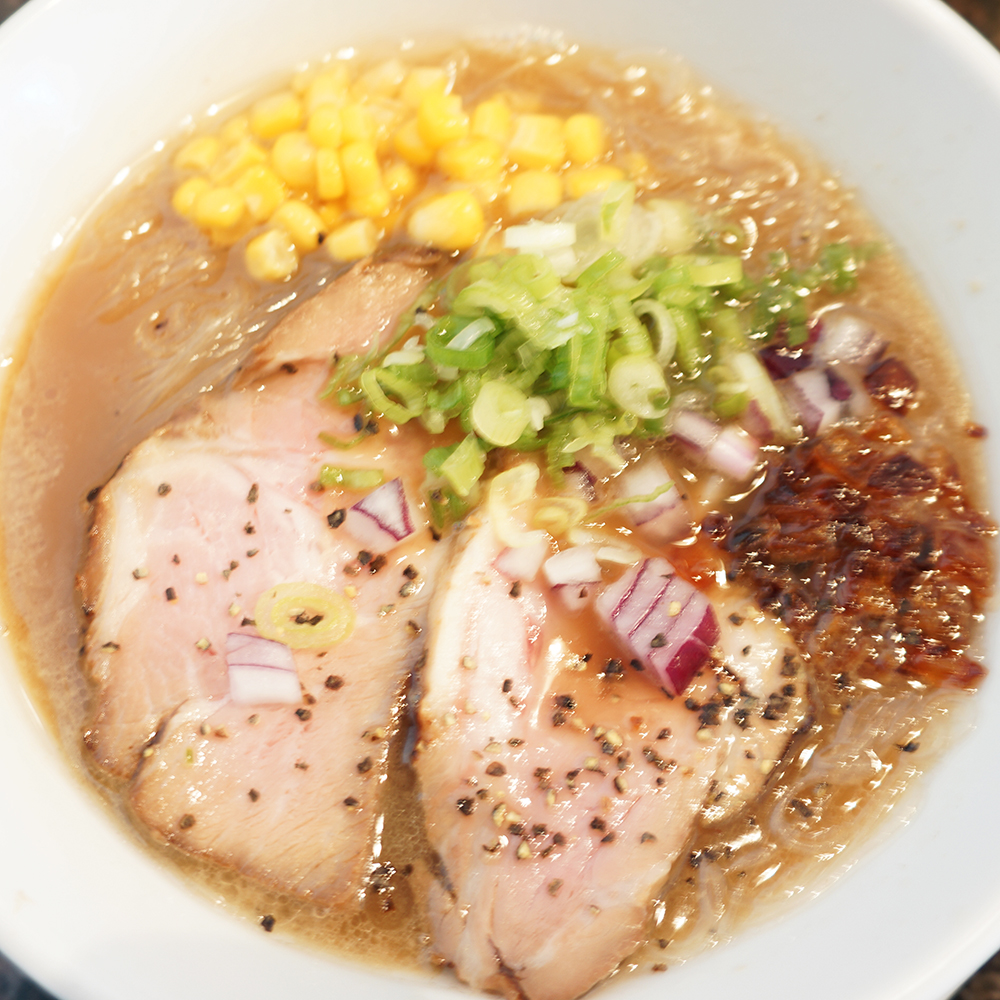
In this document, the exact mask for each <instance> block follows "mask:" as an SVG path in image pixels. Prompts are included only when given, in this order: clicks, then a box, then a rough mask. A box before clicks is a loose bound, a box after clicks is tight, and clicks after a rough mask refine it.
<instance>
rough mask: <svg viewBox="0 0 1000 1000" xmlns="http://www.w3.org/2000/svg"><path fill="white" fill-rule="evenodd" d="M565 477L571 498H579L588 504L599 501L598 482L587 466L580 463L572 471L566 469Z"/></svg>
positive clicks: (564, 471)
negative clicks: (596, 487) (596, 486)
mask: <svg viewBox="0 0 1000 1000" xmlns="http://www.w3.org/2000/svg"><path fill="white" fill-rule="evenodd" d="M563 475H564V476H565V477H566V489H567V492H568V493H569V494H570V496H578V497H580V499H581V500H586V501H587V503H593V502H594V501H595V500H596V499H597V490H596V489H595V485H596V483H597V480H596V479H595V478H594V476H593V474H592V473H591V472H590V470H589V469H588V468H586V466H584V465H581V464H580V463H579V462H578V463H577V464H576V465H574V466H573V467H572V468H571V469H564V470H563Z"/></svg>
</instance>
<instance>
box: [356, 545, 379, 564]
mask: <svg viewBox="0 0 1000 1000" xmlns="http://www.w3.org/2000/svg"><path fill="white" fill-rule="evenodd" d="M374 558H375V557H374V556H373V555H372V554H371V553H370V552H369V551H368V550H367V549H362V550H361V551H360V552H359V553H358V562H359V563H361V565H362V566H367V565H368V564H369V563H370V562H371V561H372V559H374Z"/></svg>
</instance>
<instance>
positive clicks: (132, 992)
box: [0, 0, 1000, 1000]
mask: <svg viewBox="0 0 1000 1000" xmlns="http://www.w3.org/2000/svg"><path fill="white" fill-rule="evenodd" d="M524 31H527V32H528V33H529V34H536V35H538V37H540V38H553V37H560V36H563V37H566V38H568V39H571V40H572V41H578V42H581V43H589V44H597V45H600V46H603V47H605V48H610V49H613V50H617V51H619V52H622V53H637V54H643V55H648V54H650V53H656V52H661V51H662V52H669V53H675V54H678V55H680V56H682V57H683V58H685V59H686V60H687V61H688V62H690V63H691V64H692V65H693V66H694V68H695V69H696V70H697V71H698V72H699V73H701V74H702V75H703V76H704V77H705V78H706V79H707V80H709V81H711V82H712V83H713V84H715V85H717V86H718V87H720V88H721V89H722V90H724V91H727V92H728V93H729V94H731V95H733V96H734V97H736V98H737V99H738V100H739V101H741V102H743V103H744V104H745V105H746V106H747V107H748V108H750V109H751V110H752V112H753V113H759V114H761V115H763V116H765V117H766V118H768V119H769V120H771V121H773V122H774V123H776V124H777V125H778V126H779V127H780V128H782V129H784V130H786V131H788V132H789V133H791V134H793V135H796V136H798V137H800V138H802V139H803V140H805V142H806V143H808V144H810V145H811V146H813V147H814V148H815V149H816V150H817V151H818V153H819V154H820V156H821V157H822V158H823V159H824V160H825V161H826V162H827V163H828V164H830V165H831V166H832V167H833V168H834V169H836V170H837V171H839V172H840V173H841V174H842V176H843V178H844V180H845V182H846V183H847V184H848V185H849V186H851V187H853V188H856V189H857V190H858V192H859V193H860V196H861V198H862V199H863V201H864V202H865V203H866V204H867V206H868V208H869V210H870V211H871V213H872V215H873V216H874V217H875V219H876V221H877V222H878V224H879V225H880V226H881V227H882V228H883V230H884V231H885V232H886V234H887V235H888V237H889V238H890V239H891V240H892V241H893V243H894V244H895V245H896V246H897V247H898V249H899V251H900V253H901V254H902V256H903V257H904V258H905V259H906V260H907V261H908V263H909V264H910V266H911V268H912V269H913V271H914V273H915V274H916V276H917V278H918V280H919V281H920V282H921V283H922V285H923V287H924V289H925V291H926V294H927V296H928V298H929V300H930V302H931V303H932V305H933V307H934V308H935V309H936V310H937V312H938V313H939V315H940V316H941V318H942V322H943V325H944V327H945V329H946V330H947V332H948V335H949V337H950V339H951V341H952V344H953V346H954V349H955V352H956V354H957V356H958V359H959V363H960V365H961V367H962V369H963V370H964V374H965V377H966V380H967V383H968V386H969V389H970V392H971V394H972V397H973V402H974V412H975V416H976V419H978V420H980V421H981V422H982V423H983V424H985V425H986V426H987V427H995V426H997V425H998V424H1000V402H998V397H997V395H996V393H995V391H994V388H995V382H996V377H997V373H998V372H1000V341H998V340H997V338H996V317H997V316H998V315H1000V284H998V283H997V282H996V281H995V273H994V272H995V261H996V250H995V242H996V233H997V232H998V231H1000V187H998V185H997V184H996V182H995V164H996V163H998V162H1000V57H998V56H997V54H996V53H995V52H994V51H993V50H992V49H991V48H990V47H989V46H988V45H987V44H986V43H985V42H984V41H983V40H982V39H980V38H979V37H978V36H977V35H975V34H974V32H972V31H971V29H969V28H968V27H967V26H966V25H965V24H964V23H962V22H961V21H959V20H958V19H957V18H956V17H955V16H954V15H952V14H951V12H950V11H949V10H947V8H945V7H944V6H943V4H940V3H938V2H935V0H841V2H840V3H837V4H818V3H811V4H803V3H802V2H801V0H755V2H754V3H752V4H748V3H745V2H740V0H661V2H659V3H651V2H648V0H621V2H618V3H615V4H606V3H604V4H602V3H596V2H590V0H574V2H573V3H570V2H568V0H552V2H550V3H547V4H545V5H542V6H539V5H538V4H530V3H527V2H524V0H506V2H505V3H502V4H501V3H494V2H490V0H482V2H477V3H459V2H457V0H436V2H435V3H433V4H427V5H421V6H420V7H419V9H418V5H414V4H406V3H402V2H399V0H373V2H371V3H369V4H355V5H347V4H340V3H338V4H331V3H329V2H327V3H321V2H318V0H287V2H286V3H284V4H282V5H281V6H280V7H278V6H276V5H274V4H272V3H269V2H265V0H209V2H206V0H198V2H195V0H175V2H173V3H170V4H162V5H152V4H135V3H130V2H128V0H54V2H48V3H43V2H42V0H33V2H32V3H29V4H28V5H27V7H25V8H24V9H23V10H21V11H20V12H19V13H18V14H16V15H15V16H14V17H13V18H11V20H10V21H9V22H8V23H6V24H5V25H4V26H3V28H2V29H0V136H2V137H3V141H2V143H0V234H2V236H0V274H2V275H3V276H4V280H3V282H2V283H0V337H2V347H0V353H2V355H3V360H2V361H0V365H2V366H3V367H4V368H6V367H8V366H10V364H11V361H10V359H11V358H12V357H13V355H14V353H15V345H16V344H17V343H18V342H19V339H20V337H21V336H22V334H23V331H24V329H25V327H26V325H27V324H28V323H29V322H30V318H31V315H32V309H33V305H34V304H35V303H36V302H37V299H38V296H39V295H40V294H41V290H42V289H43V287H44V281H45V278H46V276H47V275H48V274H50V273H51V272H52V270H53V269H54V268H55V267H56V265H57V261H58V257H59V253H60V249H61V248H62V247H63V245H64V244H66V243H67V242H69V241H70V240H71V238H72V235H73V233H74V230H75V227H76V226H77V225H78V223H79V221H80V219H81V218H82V217H83V216H84V215H85V214H86V212H87V211H88V209H89V208H90V206H92V205H93V203H94V201H95V200H96V199H97V198H98V197H99V196H100V194H101V193H102V192H103V191H105V190H106V189H107V188H108V187H109V186H111V185H114V184H122V183H126V182H127V180H128V174H129V168H130V165H132V164H135V163H136V162H138V161H139V160H140V159H141V158H142V157H143V156H145V155H146V154H147V153H149V152H150V151H151V150H153V149H155V148H156V145H157V143H158V142H160V141H164V140H169V139H170V138H171V137H172V136H174V135H176V134H177V133H178V131H179V130H180V129H181V128H182V127H183V126H184V124H185V122H186V121H187V120H189V117H190V116H195V117H197V116H198V115H201V114H203V113H204V112H205V110H206V109H208V108H209V107H210V106H211V105H212V103H213V102H214V101H217V100H220V99H224V98H227V97H229V96H231V95H238V94H240V93H241V92H246V91H250V90H253V89H255V88H257V87H258V86H259V84H260V82H261V81H267V80H269V79H273V78H277V77H278V76H280V74H282V73H287V72H288V71H289V70H290V69H292V68H293V67H295V66H296V65H298V64H299V63H301V62H302V61H303V60H307V59H310V58H315V57H318V56H321V55H322V54H323V53H324V52H327V51H331V50H332V51H336V50H338V49H342V48H349V47H354V46H358V47H361V48H362V49H363V48H364V46H366V45H369V44H372V43H374V42H376V41H379V40H386V39H387V36H391V38H390V39H389V40H392V41H401V40H404V39H407V38H417V39H448V38H453V37H477V36H481V35H486V36H489V35H495V34H498V33H503V34H510V33H516V32H524ZM107 388H108V387H96V388H95V391H102V392H103V391H107ZM930 391H933V387H930ZM985 448H986V458H987V465H988V467H989V468H991V469H995V468H996V467H997V461H998V457H1000V456H998V455H997V443H996V439H994V438H990V439H988V441H987V442H986V445H985ZM987 502H988V506H989V508H990V509H991V510H992V511H994V512H996V511H998V510H1000V502H998V498H997V495H996V493H995V492H990V493H989V495H988V501H987ZM67 641H68V644H69V646H70V647H71V646H72V644H73V641H74V640H73V638H69V639H68V640H67ZM982 648H983V652H984V658H985V662H986V664H987V666H996V665H997V664H1000V637H998V635H997V629H996V624H995V622H993V621H987V623H986V626H985V631H984V635H983V642H982ZM956 728H961V730H962V731H961V732H958V733H956V736H957V737H958V738H957V739H956V743H955V745H954V746H953V747H952V748H951V749H950V750H949V751H948V752H947V754H946V755H945V756H944V757H943V759H942V760H941V761H940V762H939V763H938V764H937V765H936V766H935V767H934V768H933V769H932V770H931V772H930V773H929V774H928V775H926V776H925V777H924V778H923V779H922V780H921V781H919V782H918V783H917V785H916V787H915V788H914V789H912V790H911V791H910V793H909V794H908V795H907V797H906V799H905V800H904V801H903V802H902V803H900V804H899V805H898V806H897V808H896V809H894V810H893V812H892V814H891V815H890V816H889V818H888V819H887V820H886V821H885V823H884V824H883V826H882V828H881V829H880V831H879V833H878V835H877V836H876V837H875V839H874V841H873V842H869V843H868V845H867V846H866V847H865V848H864V849H863V850H862V851H860V852H859V853H858V855H857V857H856V858H854V859H853V864H852V865H851V866H850V867H849V870H845V871H844V873H843V874H842V876H841V877H839V878H838V879H837V880H836V881H835V883H834V884H832V885H829V886H827V887H826V888H825V889H824V890H823V891H822V892H821V893H819V894H818V895H817V898H815V899H807V900H805V901H799V902H798V903H797V904H796V905H795V906H794V907H790V908H788V909H787V910H785V911H782V912H779V913H778V914H776V915H774V916H771V917H769V918H768V919H767V920H766V921H763V922H761V923H759V924H754V923H751V924H750V925H749V926H747V927H746V928H744V930H743V931H742V932H741V933H740V934H739V935H737V937H736V938H735V939H734V940H732V941H727V942H722V943H720V944H719V945H718V946H717V947H715V948H712V949H710V950H708V951H706V952H704V953H703V954H701V955H699V956H697V957H695V958H693V959H691V960H690V961H688V962H686V963H685V964H683V965H679V966H678V967H676V968H671V969H669V970H667V972H666V973H665V974H664V975H663V976H657V977H653V976H647V975H638V976H633V977H623V978H621V979H620V980H618V981H616V982H614V983H612V984H609V985H608V986H605V987H602V989H603V990H605V995H607V996H615V997H619V998H626V997H627V998H629V1000H646V998H648V997H652V996H653V995H654V994H659V993H661V992H664V991H669V992H670V994H671V996H672V997H675V998H677V1000H687V998H691V1000H694V998H696V997H697V998H701V997H703V996H705V995H710V996H716V995H719V996H721V995H724V994H728V993H733V994H735V995H739V996H740V997H742V998H744V1000H765V998H768V1000H770V998H774V997H782V996H791V995H795V994H797V993H798V992H800V991H803V990H808V992H809V994H810V995H811V996H812V997H813V1000H843V998H844V997H850V998H852V1000H942V998H944V997H946V996H947V995H949V994H950V992H951V991H952V990H953V989H955V988H956V987H957V986H958V984H959V983H960V982H961V981H962V980H963V978H964V977H965V976H966V975H968V974H969V973H970V972H971V971H972V970H973V969H974V968H975V967H976V966H977V965H978V964H980V963H981V962H982V961H984V960H985V959H986V958H987V957H988V956H989V955H990V954H991V953H992V952H993V951H994V950H995V949H996V948H997V947H998V946H1000V855H998V853H997V852H996V851H995V850H993V849H992V845H993V840H994V837H995V835H996V831H997V829H998V827H1000V790H998V788H997V783H996V781H995V777H994V771H995V767H994V760H995V757H996V750H995V747H994V741H995V737H996V734H998V733H1000V691H998V689H997V684H996V680H995V678H990V677H987V679H986V681H985V682H984V683H983V684H982V688H981V691H980V693H979V695H978V696H977V700H976V704H975V707H974V709H973V710H972V711H971V712H970V714H969V717H968V719H963V720H962V721H961V723H960V724H959V723H956ZM0 748H2V757H3V760H4V762H5V766H4V767H2V768H0V816H2V823H0V844H2V846H3V852H2V858H3V861H2V863H0V948H2V949H3V951H4V952H6V953H7V954H9V955H10V957H11V958H12V959H13V960H14V961H15V962H17V963H18V964H19V965H21V966H22V967H23V968H24V969H25V970H26V971H27V972H28V973H30V974H31V975H32V976H33V977H35V978H36V979H38V980H39V981H40V982H41V983H42V984H43V985H44V986H45V987H46V988H47V989H49V990H50V991H52V992H53V993H54V994H55V995H56V996H58V997H60V998H61V1000H119V998H120V1000H132V998H134V997H135V996H137V995H142V996H144V997H147V998H149V1000H157V998H160V997H162V998H164V1000H166V998H168V997H169V998H173V997H176V996H178V995H184V994H185V993H187V992H190V991H197V992H198V993H199V994H204V995H210V996H214V997H220V998H222V997H237V996H240V997H244V996H272V995H277V994H279V993H281V994H285V995H292V996H295V997H297V998H300V1000H307V998H312V997H326V996H329V995H331V994H333V995H346V994H348V993H354V992H362V991H363V992H364V994H365V995H367V996H369V997H375V998H382V997H384V998H390V997H392V998H394V1000H399V998H417V997H431V996H435V997H438V996H440V997H446V996H450V995H456V994H458V993H460V992H462V988H461V987H460V986H458V985H457V984H456V983H455V982H454V981H453V980H452V979H451V978H450V977H448V976H447V975H441V976H436V977H431V976H418V975H416V974H407V973H404V972H399V971H393V970H386V971H376V970H372V969H368V968H364V967H360V966H358V965H354V964H350V963H347V962H344V961H340V960H337V959H335V958H331V957H329V956H328V955H325V954H320V953H317V952H315V951H311V950H309V949H308V948H306V947H303V946H300V945H298V944H296V943H295V942H293V941H289V940H286V939H284V938H282V937H281V936H280V935H277V934H275V935H271V936H267V935H265V934H263V933H262V931H261V928H260V927H259V926H258V925H257V924H256V923H255V922H253V921H252V920H249V919H245V918H243V917H240V916H238V915H236V914H234V913H233V912H232V911H231V910H229V909H228V908H227V907H225V906H224V905H223V904H222V901H221V900H215V899H213V898H206V896H205V894H203V893H199V892H196V891H194V890H192V889H191V888H190V887H189V886H188V885H187V884H185V883H184V882H183V881H182V880H181V879H180V877H179V876H178V875H177V874H176V873H175V872H173V871H172V870H170V869H168V868H166V867H164V866H163V865H162V864H160V863H158V862H157V861H156V860H155V859H154V858H153V856H152V855H151V854H150V853H149V852H148V851H146V850H144V849H143V848H142V847H141V846H140V845H139V843H138V842H137V840H136V839H135V838H131V839H130V838H129V837H128V836H127V835H126V834H125V833H124V832H123V829H122V827H121V825H120V823H119V822H118V821H117V820H116V819H114V818H113V817H112V816H111V815H110V812H109V810H108V809H107V808H106V807H105V806H104V805H103V804H102V803H101V802H100V801H99V799H98V796H96V795H95V794H93V792H92V791H91V790H90V789H89V788H87V787H85V785H84V783H83V782H81V780H80V779H79V777H78V775H76V774H75V773H74V771H73V768H72V767H71V766H70V765H69V764H68V762H67V761H66V760H65V759H64V758H63V756H62V755H61V753H60V751H59V750H58V748H57V745H56V741H55V740H54V739H53V737H52V735H51V734H50V733H49V732H48V730H47V729H46V727H45V724H44V723H43V721H42V718H41V715H40V714H39V712H37V711H36V709H35V707H34V703H33V701H32V698H31V697H30V696H29V694H28V691H27V688H26V686H25V684H24V683H23V680H22V676H21V674H20V672H19V669H18V666H17V663H16V661H15V657H14V653H13V650H12V648H10V647H9V646H7V645H5V646H4V647H3V648H2V649H0ZM846 868H847V866H845V869H846ZM800 895H801V896H803V897H808V896H810V895H812V892H811V888H810V887H805V888H804V889H803V891H802V892H801V893H800ZM664 977H665V978H664Z"/></svg>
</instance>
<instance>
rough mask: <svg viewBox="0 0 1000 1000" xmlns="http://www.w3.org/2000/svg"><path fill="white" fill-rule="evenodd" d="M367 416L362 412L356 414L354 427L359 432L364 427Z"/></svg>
mask: <svg viewBox="0 0 1000 1000" xmlns="http://www.w3.org/2000/svg"><path fill="white" fill-rule="evenodd" d="M364 426H365V418H364V417H363V416H361V414H360V413H355V414H354V429H355V430H356V431H358V432H360V431H361V430H363V429H364Z"/></svg>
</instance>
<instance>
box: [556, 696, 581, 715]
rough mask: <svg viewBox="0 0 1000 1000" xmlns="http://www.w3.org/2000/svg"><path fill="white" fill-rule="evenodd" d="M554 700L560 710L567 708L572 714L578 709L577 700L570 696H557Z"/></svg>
mask: <svg viewBox="0 0 1000 1000" xmlns="http://www.w3.org/2000/svg"><path fill="white" fill-rule="evenodd" d="M552 698H553V700H554V701H555V703H556V705H558V706H559V708H565V709H567V710H568V711H570V712H572V711H573V710H574V709H575V708H576V699H575V698H574V697H573V696H572V695H570V694H556V695H553V696H552Z"/></svg>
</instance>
